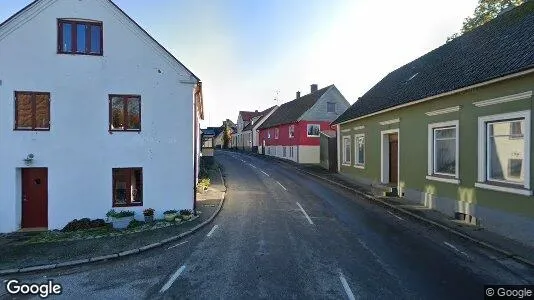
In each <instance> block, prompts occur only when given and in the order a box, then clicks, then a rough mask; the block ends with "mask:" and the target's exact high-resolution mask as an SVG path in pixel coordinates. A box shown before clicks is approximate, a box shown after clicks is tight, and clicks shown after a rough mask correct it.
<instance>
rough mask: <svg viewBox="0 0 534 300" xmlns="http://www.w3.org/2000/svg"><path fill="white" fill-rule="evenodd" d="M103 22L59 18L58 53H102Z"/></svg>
mask: <svg viewBox="0 0 534 300" xmlns="http://www.w3.org/2000/svg"><path fill="white" fill-rule="evenodd" d="M102 42H103V35H102V22H96V21H85V20H71V19H59V20H58V46H57V50H58V53H62V54H82V55H102V53H103V47H102Z"/></svg>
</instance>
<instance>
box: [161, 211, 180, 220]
mask: <svg viewBox="0 0 534 300" xmlns="http://www.w3.org/2000/svg"><path fill="white" fill-rule="evenodd" d="M177 215H178V211H176V210H174V209H171V210H167V211H165V212H163V217H164V218H165V221H168V222H172V221H174V219H175V218H176V216H177Z"/></svg>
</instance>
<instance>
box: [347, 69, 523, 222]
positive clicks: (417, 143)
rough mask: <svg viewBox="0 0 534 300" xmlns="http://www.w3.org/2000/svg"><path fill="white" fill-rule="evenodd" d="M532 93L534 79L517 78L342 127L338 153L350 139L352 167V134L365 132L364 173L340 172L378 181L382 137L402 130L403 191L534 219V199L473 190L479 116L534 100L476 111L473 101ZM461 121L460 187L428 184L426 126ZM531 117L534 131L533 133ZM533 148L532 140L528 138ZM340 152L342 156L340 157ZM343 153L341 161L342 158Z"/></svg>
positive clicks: (517, 108)
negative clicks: (433, 113) (447, 110)
mask: <svg viewBox="0 0 534 300" xmlns="http://www.w3.org/2000/svg"><path fill="white" fill-rule="evenodd" d="M531 90H534V75H532V74H531V75H526V76H522V77H519V78H515V79H509V80H505V81H501V82H498V83H494V84H491V85H487V86H484V87H479V88H475V89H471V90H469V91H465V92H462V93H459V94H455V95H450V96H446V97H441V98H436V99H433V100H429V101H426V102H422V103H419V104H414V105H410V106H406V107H404V108H400V109H396V110H393V111H389V112H385V113H381V114H378V115H374V116H370V117H365V118H363V119H360V120H357V121H352V122H349V123H345V124H341V125H340V139H339V141H340V145H338V149H340V151H343V148H342V141H343V136H346V135H350V136H352V142H353V145H352V147H351V150H352V154H351V157H352V162H353V164H354V157H355V156H354V155H355V153H354V151H355V147H354V134H357V133H365V139H366V145H365V152H366V153H365V155H366V161H365V169H358V168H355V167H354V166H343V165H341V167H340V172H341V173H343V174H345V175H349V176H353V177H356V178H358V177H359V178H362V177H363V178H366V179H370V180H372V181H374V182H379V181H380V168H381V164H380V160H381V155H380V153H381V135H380V132H381V131H383V130H388V129H396V128H398V129H399V131H400V132H399V153H400V159H399V169H400V176H399V183H400V186H401V187H403V189H406V188H408V189H415V190H418V191H426V192H428V193H430V194H434V195H436V196H439V197H447V198H452V199H458V200H461V201H467V202H471V203H476V204H478V205H482V206H487V207H492V208H497V209H500V210H504V211H508V212H513V213H519V214H523V215H527V216H530V217H533V216H534V197H533V196H522V195H517V194H512V193H506V192H500V191H492V190H486V189H481V188H475V185H474V184H475V182H476V180H477V175H478V165H477V162H478V158H477V157H478V140H477V136H478V117H481V116H488V115H495V114H502V113H508V112H515V111H523V110H531V111H532V97H531V98H529V99H522V100H518V101H513V102H507V103H501V104H495V105H490V106H486V107H476V106H475V105H473V102H477V101H482V100H488V99H493V98H497V97H503V96H508V95H512V94H518V93H522V92H526V91H531ZM458 105H459V106H460V107H461V108H460V110H459V111H456V112H451V113H446V114H441V115H436V116H427V115H426V114H425V113H426V112H429V111H435V110H438V109H444V108H448V107H453V106H458ZM397 118H399V119H400V122H399V123H396V124H390V125H385V126H382V125H380V124H379V122H381V121H387V120H392V119H397ZM451 120H459V129H458V134H459V179H460V184H458V185H457V184H451V183H445V182H437V181H433V180H427V179H426V178H425V177H426V175H427V167H428V166H427V165H428V164H427V156H428V143H427V139H428V124H431V123H438V122H446V121H451ZM532 124H534V121H532V117H531V129H530V132H531V133H532V132H533V129H532V127H533V126H532ZM356 126H365V128H364V129H361V130H353V128H354V127H356ZM530 141H531V143H532V138H530ZM532 150H533V149H532V147H531V151H530V157H531V159H530V170H531V172H530V173H531V175H530V181H531V189H532V188H533V186H534V185H533V183H534V181H533V177H534V174H533V173H532V170H533V168H532V167H533V165H534V157H533V156H532V152H533V151H532ZM341 153H342V152H341ZM342 157H343V156H342V154H341V159H340V160H341V161H342V160H343V159H342Z"/></svg>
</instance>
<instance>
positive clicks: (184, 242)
mask: <svg viewBox="0 0 534 300" xmlns="http://www.w3.org/2000/svg"><path fill="white" fill-rule="evenodd" d="M185 243H189V241H184V242H181V243H179V244H176V245H174V246H170V247H169V248H167V250H169V249H172V248H176V247H178V246H180V245H183V244H185Z"/></svg>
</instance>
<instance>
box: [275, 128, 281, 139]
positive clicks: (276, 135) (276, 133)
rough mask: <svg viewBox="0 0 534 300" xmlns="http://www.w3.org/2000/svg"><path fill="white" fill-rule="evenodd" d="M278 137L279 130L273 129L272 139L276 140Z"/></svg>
mask: <svg viewBox="0 0 534 300" xmlns="http://www.w3.org/2000/svg"><path fill="white" fill-rule="evenodd" d="M279 135H280V129H278V128H275V129H274V139H275V140H277V139H278V136H279Z"/></svg>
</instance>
